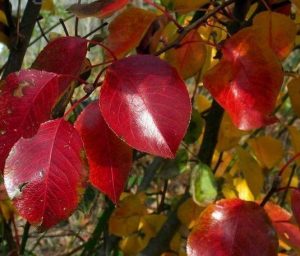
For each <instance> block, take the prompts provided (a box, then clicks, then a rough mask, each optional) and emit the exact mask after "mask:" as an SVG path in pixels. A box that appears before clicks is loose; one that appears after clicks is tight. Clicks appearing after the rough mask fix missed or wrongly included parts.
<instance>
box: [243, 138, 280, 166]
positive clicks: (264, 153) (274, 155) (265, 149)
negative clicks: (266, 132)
mask: <svg viewBox="0 0 300 256" xmlns="http://www.w3.org/2000/svg"><path fill="white" fill-rule="evenodd" d="M248 143H249V145H250V147H251V148H252V150H253V153H254V155H255V156H256V159H257V160H258V161H259V162H260V164H261V165H262V167H266V168H268V169H271V168H272V167H274V166H275V165H276V164H278V163H279V162H280V160H281V159H282V158H283V153H284V152H283V146H282V143H281V141H279V140H277V139H274V138H272V137H271V136H261V137H257V138H254V139H250V140H249V141H248Z"/></svg>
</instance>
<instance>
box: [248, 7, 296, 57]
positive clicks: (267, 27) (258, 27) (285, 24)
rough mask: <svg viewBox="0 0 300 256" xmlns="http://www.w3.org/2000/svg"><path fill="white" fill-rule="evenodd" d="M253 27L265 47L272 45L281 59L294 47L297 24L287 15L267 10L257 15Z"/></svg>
mask: <svg viewBox="0 0 300 256" xmlns="http://www.w3.org/2000/svg"><path fill="white" fill-rule="evenodd" d="M252 28H253V29H254V30H255V34H256V36H257V39H258V40H259V42H260V44H261V45H262V46H263V47H266V48H268V47H271V49H272V50H273V51H274V52H275V53H276V55H277V56H278V57H279V59H280V60H283V59H284V58H286V57H287V56H288V55H289V53H290V52H291V50H292V49H293V47H294V43H295V39H296V34H297V28H296V24H295V23H294V22H293V21H292V20H291V19H290V18H289V17H287V16H286V15H283V14H280V13H277V12H270V11H265V12H261V13H259V14H258V15H256V16H255V18H254V19H253V26H252Z"/></svg>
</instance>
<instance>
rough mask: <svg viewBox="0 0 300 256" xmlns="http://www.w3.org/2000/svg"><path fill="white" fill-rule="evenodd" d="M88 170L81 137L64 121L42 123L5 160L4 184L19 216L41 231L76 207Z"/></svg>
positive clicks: (20, 141) (19, 142)
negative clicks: (33, 134) (34, 133)
mask: <svg viewBox="0 0 300 256" xmlns="http://www.w3.org/2000/svg"><path fill="white" fill-rule="evenodd" d="M86 176H87V169H86V165H85V159H84V149H83V144H82V141H81V139H80V136H79V134H78V133H77V131H76V130H75V129H74V128H73V126H72V125H71V124H69V123H68V122H66V121H65V120H64V119H57V120H54V121H49V122H46V123H43V124H42V125H41V126H40V129H39V130H38V132H37V134H36V135H35V136H34V137H32V138H30V139H24V138H21V139H20V140H19V141H18V142H17V143H16V144H15V145H14V147H13V148H12V150H11V152H10V154H9V157H8V158H7V160H6V164H5V170H4V182H5V186H6V189H7V192H8V195H9V197H10V198H11V199H12V200H13V203H14V205H15V207H16V209H17V210H18V212H19V214H20V215H21V216H22V217H24V218H25V219H27V220H28V221H29V222H30V223H31V224H35V225H39V226H40V227H41V228H42V229H45V228H50V227H51V226H53V225H55V224H56V223H58V222H59V221H61V220H63V219H66V218H67V217H69V215H70V214H71V213H72V212H73V211H74V210H75V208H76V207H77V204H78V201H79V198H80V194H81V193H82V192H83V188H84V186H85V178H86Z"/></svg>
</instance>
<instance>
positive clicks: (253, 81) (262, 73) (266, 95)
mask: <svg viewBox="0 0 300 256" xmlns="http://www.w3.org/2000/svg"><path fill="white" fill-rule="evenodd" d="M222 52H223V57H222V59H221V61H220V62H219V63H218V64H217V65H216V66H214V67H213V68H212V69H210V70H209V71H208V72H207V73H206V75H205V77H204V81H203V82H204V85H205V87H206V88H207V89H208V90H209V91H210V92H211V94H212V96H213V97H214V98H215V99H216V100H217V101H218V102H219V104H220V105H221V106H222V107H223V108H224V109H225V110H226V111H227V112H228V113H229V115H230V117H231V119H232V121H233V123H234V124H235V125H236V126H237V127H238V128H239V129H241V130H250V129H256V128H259V127H261V126H265V125H268V124H271V123H273V122H275V121H276V118H275V117H274V116H271V113H272V111H273V109H274V107H275V104H276V99H277V96H278V94H279V90H280V87H281V84H282V81H283V72H282V68H281V64H280V62H279V61H278V59H277V57H276V56H275V54H274V53H273V52H272V50H271V49H269V48H261V47H260V45H259V42H258V41H257V39H256V38H255V34H254V33H253V31H252V30H251V29H243V30H241V31H239V32H238V33H237V34H235V35H234V36H232V37H231V38H230V39H228V40H227V41H226V43H225V44H224V46H223V50H222Z"/></svg>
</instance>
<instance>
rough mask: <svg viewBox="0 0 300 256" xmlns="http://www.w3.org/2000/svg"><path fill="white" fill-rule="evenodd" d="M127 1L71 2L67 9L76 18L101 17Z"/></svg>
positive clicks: (117, 8)
mask: <svg viewBox="0 0 300 256" xmlns="http://www.w3.org/2000/svg"><path fill="white" fill-rule="evenodd" d="M128 2H129V0H100V1H94V2H91V3H88V4H73V5H71V6H70V7H69V8H68V11H70V12H72V13H74V14H75V15H76V16H77V17H78V18H86V17H98V18H102V19H103V18H105V17H108V16H111V15H112V14H114V13H115V12H116V11H117V10H119V9H121V8H123V7H124V6H125V5H126V4H128Z"/></svg>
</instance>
